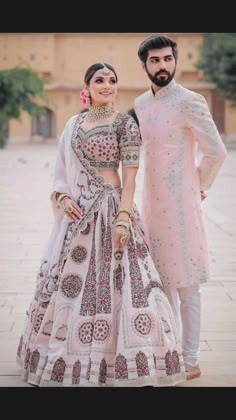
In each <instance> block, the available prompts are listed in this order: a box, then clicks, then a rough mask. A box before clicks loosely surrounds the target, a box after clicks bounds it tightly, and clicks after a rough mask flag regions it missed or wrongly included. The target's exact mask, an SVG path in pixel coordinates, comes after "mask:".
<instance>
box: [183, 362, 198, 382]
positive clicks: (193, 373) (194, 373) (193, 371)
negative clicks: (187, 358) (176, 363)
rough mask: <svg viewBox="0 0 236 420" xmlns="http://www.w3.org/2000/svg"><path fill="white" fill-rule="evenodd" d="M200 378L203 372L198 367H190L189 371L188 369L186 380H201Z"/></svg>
mask: <svg viewBox="0 0 236 420" xmlns="http://www.w3.org/2000/svg"><path fill="white" fill-rule="evenodd" d="M199 376H201V370H200V367H199V366H198V365H197V366H193V367H189V368H188V369H186V379H187V380H189V379H194V378H199Z"/></svg>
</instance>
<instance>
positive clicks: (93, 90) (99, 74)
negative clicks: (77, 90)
mask: <svg viewBox="0 0 236 420" xmlns="http://www.w3.org/2000/svg"><path fill="white" fill-rule="evenodd" d="M87 90H88V91H89V93H90V96H91V105H92V106H100V105H105V104H108V103H110V102H114V100H115V97H116V94H117V82H116V77H115V74H114V73H113V71H111V70H110V71H109V73H104V72H103V69H100V70H97V71H96V72H95V73H94V75H93V77H92V78H91V79H90V83H89V86H87Z"/></svg>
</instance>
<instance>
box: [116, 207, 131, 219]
mask: <svg viewBox="0 0 236 420" xmlns="http://www.w3.org/2000/svg"><path fill="white" fill-rule="evenodd" d="M120 213H127V214H128V215H129V217H130V215H131V210H129V209H127V208H126V207H121V208H119V210H118V212H117V216H118V215H119V214H120Z"/></svg>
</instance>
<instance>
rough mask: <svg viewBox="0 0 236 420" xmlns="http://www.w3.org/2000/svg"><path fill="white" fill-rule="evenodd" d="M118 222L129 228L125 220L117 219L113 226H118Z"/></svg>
mask: <svg viewBox="0 0 236 420" xmlns="http://www.w3.org/2000/svg"><path fill="white" fill-rule="evenodd" d="M120 222H121V223H123V224H125V225H126V226H129V221H128V220H125V219H117V220H116V221H115V225H118V224H119V223H120Z"/></svg>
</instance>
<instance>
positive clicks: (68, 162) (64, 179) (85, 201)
mask: <svg viewBox="0 0 236 420" xmlns="http://www.w3.org/2000/svg"><path fill="white" fill-rule="evenodd" d="M80 121H81V114H79V115H76V116H74V117H72V118H70V119H69V121H68V122H67V124H66V126H65V129H64V131H63V133H62V135H61V138H60V141H59V145H58V152H57V158H56V167H55V176H54V183H53V191H58V192H63V193H67V194H68V196H69V197H71V198H72V199H73V200H74V201H76V202H77V203H78V205H79V206H80V207H81V208H82V209H83V212H84V214H83V217H82V218H81V219H80V220H78V221H76V222H70V220H69V218H68V217H67V216H66V215H65V214H64V211H63V210H62V209H60V208H59V207H58V206H57V203H56V202H55V200H54V198H53V193H52V194H51V200H52V208H53V212H54V217H55V220H54V224H53V227H52V232H51V235H50V238H49V240H48V242H47V244H46V247H45V250H44V252H43V258H42V260H41V266H40V270H39V273H38V276H37V288H36V296H35V298H36V299H38V297H39V296H41V298H42V299H45V300H48V299H50V296H51V294H52V292H53V291H54V289H55V286H56V284H58V279H59V277H60V273H61V271H62V269H63V266H64V263H65V261H66V259H67V255H68V250H69V244H70V242H71V239H72V238H73V237H75V236H79V235H80V232H81V231H84V230H85V229H86V227H87V225H88V222H89V221H91V220H92V219H93V218H94V213H95V212H96V211H98V210H99V208H100V206H101V203H102V201H103V200H104V197H105V194H106V191H111V190H114V187H113V186H112V185H111V184H105V179H104V177H102V176H100V175H98V173H97V170H96V169H95V168H93V167H91V166H90V164H89V162H88V161H87V160H86V159H84V158H83V153H82V151H81V150H80V141H79V139H78V138H77V129H78V125H79V124H80ZM65 237H66V241H65V242H64V240H65Z"/></svg>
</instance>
